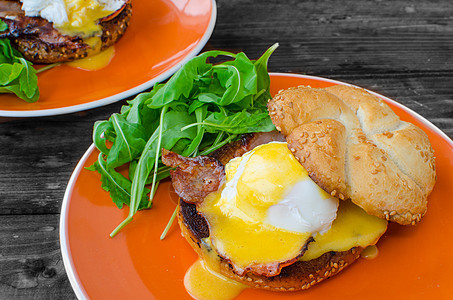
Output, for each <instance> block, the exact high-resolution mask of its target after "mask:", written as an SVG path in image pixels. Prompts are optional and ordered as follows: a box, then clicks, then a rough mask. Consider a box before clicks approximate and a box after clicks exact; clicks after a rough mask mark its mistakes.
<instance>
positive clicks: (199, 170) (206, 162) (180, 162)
mask: <svg viewBox="0 0 453 300" xmlns="http://www.w3.org/2000/svg"><path fill="white" fill-rule="evenodd" d="M162 162H163V163H164V164H165V165H167V166H169V167H172V168H176V169H175V170H173V171H170V173H171V179H172V184H173V188H174V189H175V191H176V193H177V194H178V196H179V197H181V198H182V199H184V201H186V202H190V203H199V202H202V201H203V199H204V198H205V197H206V196H207V195H208V194H209V193H211V192H215V191H217V190H218V189H219V186H220V184H221V182H222V181H223V178H224V177H225V171H224V167H223V165H222V164H221V163H220V162H219V161H218V160H217V159H215V158H212V157H209V156H197V157H193V158H189V157H184V156H181V155H179V154H176V153H174V152H171V151H168V150H166V149H163V150H162Z"/></svg>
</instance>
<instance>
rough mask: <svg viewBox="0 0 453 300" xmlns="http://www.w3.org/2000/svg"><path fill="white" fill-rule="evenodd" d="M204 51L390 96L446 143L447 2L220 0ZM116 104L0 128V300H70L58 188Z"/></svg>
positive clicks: (452, 28) (451, 52)
mask: <svg viewBox="0 0 453 300" xmlns="http://www.w3.org/2000/svg"><path fill="white" fill-rule="evenodd" d="M217 9H218V17H217V24H216V27H215V29H214V32H213V34H212V37H211V39H210V40H209V42H208V44H207V45H206V47H205V49H204V50H208V49H226V50H232V51H245V53H246V54H247V55H248V56H249V57H251V58H257V57H258V56H259V55H260V54H261V53H262V52H264V51H265V50H266V49H267V48H268V47H269V46H270V45H272V44H273V43H275V42H279V43H280V47H279V48H278V50H277V51H276V52H275V53H274V54H273V56H272V57H271V59H270V63H269V70H270V71H273V72H295V73H302V74H310V75H317V76H323V77H328V78H332V79H337V80H341V81H345V82H349V83H353V84H355V85H359V86H362V87H365V88H368V89H371V90H374V91H376V92H378V93H381V94H383V95H385V96H388V97H390V98H392V99H394V100H396V101H398V102H400V103H402V104H404V105H406V106H407V107H409V108H411V109H413V110H414V111H416V112H418V113H419V114H421V115H422V116H424V117H425V118H427V119H428V120H430V121H431V122H432V123H434V124H435V125H436V126H437V127H439V128H440V129H441V130H443V131H444V132H445V133H446V134H447V135H448V136H449V137H450V138H452V137H453V17H452V16H453V2H452V1H450V0H443V1H430V0H421V1H408V0H396V1H385V0H374V1H370V0H362V1H351V0H348V1H334V0H330V1H314V0H312V1H296V0H292V1H281V0H274V1H263V0H218V1H217ZM122 104H124V102H120V103H116V104H112V105H108V106H105V107H101V108H97V109H93V110H90V111H85V112H80V113H74V114H69V115H63V116H54V117H45V118H28V119H14V120H11V119H1V123H0V299H74V298H75V295H74V293H73V291H72V288H71V285H70V284H69V281H68V278H67V276H66V273H65V270H64V266H63V262H62V258H61V253H60V247H59V236H58V232H59V229H58V222H59V217H60V207H61V202H62V199H63V194H64V191H65V188H66V184H67V182H68V180H69V177H70V175H71V172H72V170H73V168H74V167H75V165H76V163H77V162H78V160H79V159H80V157H81V156H82V155H83V153H84V152H85V150H86V149H87V148H88V147H89V145H90V144H91V130H92V126H93V123H94V122H95V121H96V120H100V119H107V118H108V117H109V116H110V115H111V114H112V113H114V112H118V111H119V109H120V107H121V105H122Z"/></svg>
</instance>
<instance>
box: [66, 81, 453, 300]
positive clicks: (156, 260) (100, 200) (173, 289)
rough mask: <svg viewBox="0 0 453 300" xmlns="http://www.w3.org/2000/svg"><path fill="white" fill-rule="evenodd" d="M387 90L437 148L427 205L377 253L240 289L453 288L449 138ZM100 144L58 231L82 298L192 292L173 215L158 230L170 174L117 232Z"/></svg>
mask: <svg viewBox="0 0 453 300" xmlns="http://www.w3.org/2000/svg"><path fill="white" fill-rule="evenodd" d="M301 84H302V85H310V86H312V87H327V86H330V85H334V84H343V83H340V82H337V81H332V80H327V79H322V78H318V77H309V76H300V75H291V74H272V75H271V93H272V94H275V93H276V92H277V91H278V90H279V89H282V88H287V87H290V86H297V85H301ZM380 97H381V98H383V99H384V100H385V101H386V102H387V103H388V104H389V105H390V106H391V107H392V108H393V109H394V111H395V112H396V113H397V114H398V115H399V116H400V117H401V119H402V120H405V121H410V122H413V123H415V124H416V125H418V126H420V127H421V128H422V129H423V130H424V131H425V132H426V133H427V134H428V136H429V138H430V140H431V143H432V145H433V148H434V150H435V155H436V167H437V176H438V180H437V183H436V186H435V188H434V190H433V192H432V194H431V196H430V199H429V201H430V202H429V208H428V213H427V214H426V216H425V217H424V218H423V220H422V221H421V223H420V224H418V225H417V226H414V227H412V226H399V225H394V224H392V225H390V227H389V230H388V232H387V233H386V234H385V235H384V236H383V237H382V238H381V240H380V241H379V243H378V247H379V255H378V257H377V258H375V259H373V260H365V259H360V260H359V261H357V263H355V264H353V265H352V266H350V267H348V268H347V269H346V270H344V271H343V272H342V273H341V274H340V275H337V276H335V277H333V278H331V279H328V280H326V281H324V282H322V283H320V284H319V285H317V286H315V287H313V288H311V289H309V290H307V291H302V292H290V293H276V292H268V291H262V290H255V289H247V290H245V291H244V292H243V293H242V294H241V295H240V296H239V297H238V299H275V298H277V297H283V298H291V299H296V298H300V297H306V299H359V297H360V298H363V299H379V300H380V299H382V298H385V299H400V298H403V299H426V298H428V297H430V298H431V299H446V298H449V297H450V296H451V295H453V284H451V280H452V277H451V276H452V275H451V270H453V261H452V260H451V259H450V257H449V253H450V252H451V249H452V248H453V241H452V239H451V237H452V236H453V218H452V217H451V216H450V212H453V201H450V200H451V198H450V197H451V195H453V180H452V179H453V178H452V172H451V170H452V169H453V143H452V141H451V140H450V139H449V138H448V137H447V136H446V135H445V134H443V133H442V132H441V131H440V130H439V129H438V128H436V127H435V126H434V125H432V124H431V123H429V122H428V121H426V120H425V119H423V118H422V117H421V116H419V115H417V114H416V113H414V112H413V111H411V110H409V109H407V108H405V107H403V106H401V105H400V104H398V103H396V102H394V101H392V100H390V99H388V98H385V97H383V96H380ZM97 155H98V152H97V150H95V149H94V147H93V146H92V147H91V148H89V149H88V151H87V152H86V153H85V155H84V156H83V158H82V159H81V161H80V162H79V164H78V166H77V167H76V169H75V171H74V173H73V175H72V177H71V180H70V182H69V184H68V187H67V190H66V194H65V198H64V201H63V207H62V213H61V223H60V235H61V236H60V241H61V249H62V253H63V259H64V263H65V267H66V271H67V273H68V276H69V278H70V281H71V284H72V286H73V288H74V290H75V292H76V294H77V295H78V296H79V298H88V297H89V298H91V299H154V298H156V299H190V297H189V296H188V295H187V293H186V292H185V290H184V285H183V277H184V273H185V272H186V270H187V268H189V266H190V265H191V264H192V263H193V262H194V261H195V259H196V257H197V256H196V254H195V253H194V251H193V250H192V249H191V247H190V246H188V244H187V243H186V241H185V240H184V238H183V237H182V236H181V234H180V230H179V228H178V226H177V225H173V227H172V229H171V230H170V232H169V234H168V236H167V238H166V239H165V240H164V241H160V240H159V236H160V234H161V233H162V231H163V229H164V227H165V225H166V224H167V221H168V220H169V218H170V216H171V214H172V212H173V210H174V208H175V205H176V204H175V203H176V199H177V197H176V195H175V194H174V192H173V193H172V191H171V189H170V183H169V182H165V183H164V184H162V185H161V186H160V187H159V191H158V193H157V197H156V199H155V202H154V206H153V208H152V209H150V210H148V211H142V212H139V213H138V214H137V215H136V218H135V219H134V221H133V222H132V223H131V224H129V225H128V226H127V227H126V228H125V229H124V230H123V231H122V232H120V234H119V235H118V236H116V237H115V238H113V239H111V238H110V237H109V233H110V232H111V231H112V229H114V228H115V227H116V226H117V225H118V224H119V223H120V222H121V221H122V220H123V219H124V218H125V217H126V215H127V209H123V210H119V209H117V208H116V207H115V205H114V204H113V202H112V201H111V200H110V198H109V195H108V194H107V193H106V192H105V191H103V190H102V189H101V185H100V181H99V179H100V176H99V175H98V174H97V173H95V172H91V171H87V170H85V169H84V167H87V166H89V165H91V164H92V163H93V162H94V161H95V160H96V158H97Z"/></svg>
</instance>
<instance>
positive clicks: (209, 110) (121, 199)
mask: <svg viewBox="0 0 453 300" xmlns="http://www.w3.org/2000/svg"><path fill="white" fill-rule="evenodd" d="M277 47H278V44H275V45H273V46H272V47H270V48H269V49H268V50H267V51H266V52H265V53H264V54H263V55H262V56H261V57H260V58H259V59H258V60H256V61H253V60H250V59H249V58H248V57H247V56H246V55H245V54H244V53H242V52H241V53H238V54H235V53H230V52H226V51H208V52H205V53H202V54H200V55H199V56H197V57H195V58H193V59H191V60H190V61H189V62H187V63H186V64H185V65H184V66H182V67H181V69H180V70H179V71H177V72H176V73H175V74H174V75H173V76H172V77H171V78H170V79H169V80H168V81H167V82H166V83H165V84H156V85H155V86H154V88H153V89H152V90H151V91H150V92H147V93H142V94H139V95H138V96H137V97H136V98H135V99H133V100H131V101H129V102H128V104H129V105H127V106H123V107H122V109H121V112H120V113H118V114H113V115H112V116H111V117H110V118H109V119H108V120H104V121H97V122H96V123H95V125H94V130H93V141H94V144H95V145H96V147H97V148H98V149H99V151H100V152H101V153H100V154H99V157H98V160H97V161H96V162H95V163H94V164H93V165H92V166H91V167H89V169H90V170H93V171H94V170H95V171H97V172H99V173H100V174H101V181H102V187H103V188H104V189H105V190H106V191H108V192H110V196H111V198H112V200H113V202H114V203H115V204H116V205H117V206H118V208H122V207H123V205H127V206H129V214H128V216H127V218H126V219H125V220H124V221H123V222H122V223H121V224H119V225H118V227H117V228H116V229H115V230H114V231H113V232H112V233H111V234H110V236H112V237H113V236H115V235H116V234H117V233H118V232H119V231H120V230H121V229H122V228H123V227H124V226H126V225H127V224H128V223H129V222H131V221H132V219H133V216H134V215H135V213H136V212H137V211H138V210H141V209H146V208H150V207H151V206H152V199H153V197H154V194H155V191H156V189H157V187H158V185H159V182H160V181H161V180H162V179H164V178H166V177H168V176H169V171H170V169H169V168H168V167H167V166H165V165H163V164H162V162H161V160H160V155H161V149H162V148H165V149H168V150H171V151H174V152H176V153H178V154H181V155H184V156H197V155H207V154H209V153H211V152H213V151H215V150H216V149H218V148H220V147H222V146H223V145H225V144H227V143H229V142H231V141H233V140H235V139H237V138H239V136H240V135H241V134H244V133H251V132H267V131H271V130H274V128H275V127H274V125H273V124H272V121H271V119H270V117H269V115H268V111H267V108H266V103H267V100H268V99H269V98H270V94H269V85H270V79H269V74H268V72H267V62H268V59H269V57H270V55H271V54H272V53H273V52H274V50H275V49H276V48H277ZM217 56H227V57H230V58H232V60H231V61H227V62H223V63H219V64H211V63H209V62H208V59H210V58H211V59H213V58H215V57H217ZM106 141H109V142H110V143H108V144H109V146H107V144H106ZM123 165H126V166H128V176H123V175H122V174H121V173H120V172H118V171H117V168H118V167H120V166H123Z"/></svg>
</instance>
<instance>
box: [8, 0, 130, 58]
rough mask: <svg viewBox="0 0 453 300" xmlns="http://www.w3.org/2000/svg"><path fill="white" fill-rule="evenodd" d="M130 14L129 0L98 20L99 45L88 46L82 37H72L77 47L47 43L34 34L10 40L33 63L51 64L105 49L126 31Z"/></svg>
mask: <svg viewBox="0 0 453 300" xmlns="http://www.w3.org/2000/svg"><path fill="white" fill-rule="evenodd" d="M131 15H132V4H131V2H130V1H129V2H128V3H127V4H126V5H125V7H124V8H123V10H122V11H121V12H120V13H119V14H118V15H117V16H115V17H113V18H111V19H109V20H100V22H99V24H100V25H101V27H102V35H101V46H100V47H99V46H97V47H95V48H92V47H90V46H89V45H88V44H87V43H85V41H84V40H83V39H82V38H76V37H74V41H73V43H76V44H79V45H78V46H77V47H74V46H73V45H71V47H68V46H67V45H65V43H64V42H63V43H48V42H46V41H43V40H41V39H39V38H38V37H37V36H35V35H29V34H27V35H20V36H19V37H16V38H12V39H11V42H12V44H13V45H14V47H15V48H16V49H17V50H19V51H20V52H21V53H22V54H23V56H24V57H25V58H26V59H27V60H29V61H32V62H34V63H43V64H51V63H58V62H67V61H72V60H75V59H80V58H84V57H86V56H88V55H93V54H96V53H99V52H101V51H102V50H105V49H107V48H108V47H110V46H112V45H113V44H115V43H116V42H117V41H118V40H119V39H120V38H121V37H122V36H123V34H124V32H125V31H126V29H127V27H128V25H129V22H130V18H131Z"/></svg>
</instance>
